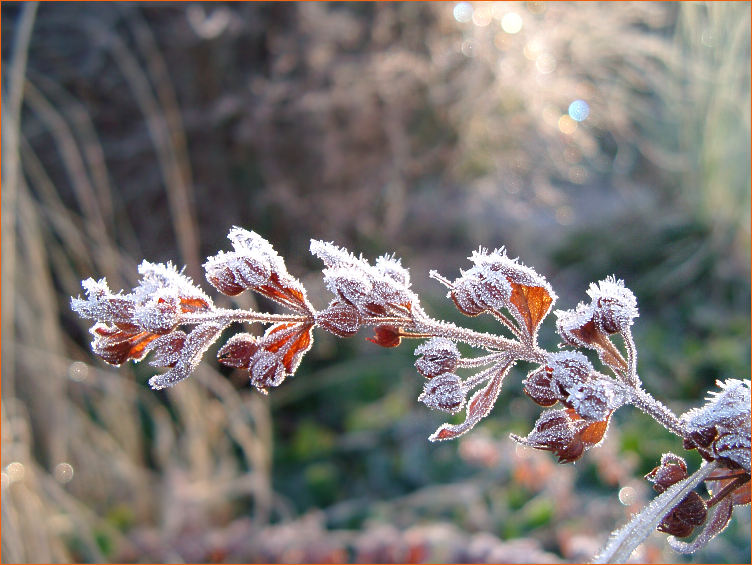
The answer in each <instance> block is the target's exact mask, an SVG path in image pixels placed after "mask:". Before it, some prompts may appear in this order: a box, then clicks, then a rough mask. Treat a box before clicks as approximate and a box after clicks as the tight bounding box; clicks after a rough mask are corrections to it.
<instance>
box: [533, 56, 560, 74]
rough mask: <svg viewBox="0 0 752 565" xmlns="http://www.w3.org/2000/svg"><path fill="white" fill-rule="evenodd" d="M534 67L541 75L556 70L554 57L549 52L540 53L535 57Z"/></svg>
mask: <svg viewBox="0 0 752 565" xmlns="http://www.w3.org/2000/svg"><path fill="white" fill-rule="evenodd" d="M535 68H536V69H538V72H539V73H541V74H543V75H547V74H550V73H552V72H554V71H555V70H556V58H554V56H553V55H551V54H550V53H541V54H540V55H539V56H538V57H537V58H536V59H535Z"/></svg>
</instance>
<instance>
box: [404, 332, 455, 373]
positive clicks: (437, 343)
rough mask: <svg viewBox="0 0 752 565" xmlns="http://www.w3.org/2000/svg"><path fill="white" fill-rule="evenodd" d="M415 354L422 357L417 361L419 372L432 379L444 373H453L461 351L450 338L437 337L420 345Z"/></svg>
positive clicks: (416, 366)
mask: <svg viewBox="0 0 752 565" xmlns="http://www.w3.org/2000/svg"><path fill="white" fill-rule="evenodd" d="M415 355H419V356H420V357H419V358H418V360H417V361H416V362H415V368H416V369H417V370H418V372H419V373H420V374H421V375H423V376H424V377H426V378H427V379H430V378H432V377H435V376H437V375H441V374H443V373H451V372H453V371H454V370H455V369H456V368H457V365H458V364H459V361H460V352H459V350H458V349H457V345H456V344H455V343H454V342H453V341H452V340H450V339H446V338H441V337H435V338H432V339H429V340H428V341H427V342H425V343H423V344H421V345H419V346H418V347H417V348H416V349H415Z"/></svg>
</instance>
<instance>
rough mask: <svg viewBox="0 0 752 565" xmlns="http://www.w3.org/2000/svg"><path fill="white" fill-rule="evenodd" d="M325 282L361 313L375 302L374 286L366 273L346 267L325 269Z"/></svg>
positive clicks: (333, 291) (332, 290) (331, 289)
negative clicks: (366, 306)
mask: <svg viewBox="0 0 752 565" xmlns="http://www.w3.org/2000/svg"><path fill="white" fill-rule="evenodd" d="M323 273H324V282H325V283H326V286H327V288H328V289H329V290H330V291H331V292H332V293H333V294H336V295H338V296H340V297H341V298H342V299H343V300H346V301H347V302H349V303H350V304H352V305H354V306H355V307H356V308H357V309H358V310H359V311H362V310H363V309H364V308H365V305H366V304H369V303H372V302H373V296H372V295H373V284H372V282H371V280H370V279H369V278H368V276H366V274H365V273H363V272H362V271H359V270H352V269H347V268H345V267H332V268H329V269H324V271H323Z"/></svg>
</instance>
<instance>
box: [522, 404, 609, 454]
mask: <svg viewBox="0 0 752 565" xmlns="http://www.w3.org/2000/svg"><path fill="white" fill-rule="evenodd" d="M608 422H609V418H606V419H605V420H603V421H595V422H591V421H588V420H583V419H582V418H580V416H579V415H578V414H577V413H576V412H575V411H574V410H573V409H571V408H567V409H563V410H546V411H545V412H543V413H542V414H541V415H540V417H539V418H538V420H537V421H536V422H535V426H533V430H532V431H531V432H530V433H529V434H528V435H527V437H525V438H522V437H520V436H518V435H515V434H511V435H510V437H511V438H512V439H513V440H514V441H516V442H517V443H520V444H522V445H526V446H528V447H532V448H534V449H542V450H545V451H551V452H553V453H554V454H555V455H556V456H557V457H558V458H559V463H571V462H573V461H576V460H577V459H579V458H580V457H582V455H583V453H584V452H585V451H587V450H588V449H590V448H591V447H595V446H597V445H599V444H600V443H601V442H602V441H603V439H604V437H605V435H606V431H607V430H608Z"/></svg>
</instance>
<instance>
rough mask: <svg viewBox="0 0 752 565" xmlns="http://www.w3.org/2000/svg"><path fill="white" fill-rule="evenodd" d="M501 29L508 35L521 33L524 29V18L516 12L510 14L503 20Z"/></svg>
mask: <svg viewBox="0 0 752 565" xmlns="http://www.w3.org/2000/svg"><path fill="white" fill-rule="evenodd" d="M501 29H503V30H504V31H506V32H507V33H519V31H520V30H521V29H522V18H521V17H520V15H519V14H517V13H515V12H509V13H508V14H505V15H504V17H503V18H501Z"/></svg>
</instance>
